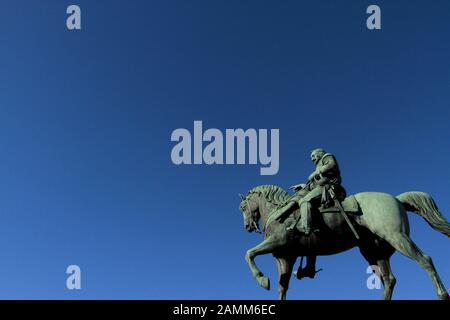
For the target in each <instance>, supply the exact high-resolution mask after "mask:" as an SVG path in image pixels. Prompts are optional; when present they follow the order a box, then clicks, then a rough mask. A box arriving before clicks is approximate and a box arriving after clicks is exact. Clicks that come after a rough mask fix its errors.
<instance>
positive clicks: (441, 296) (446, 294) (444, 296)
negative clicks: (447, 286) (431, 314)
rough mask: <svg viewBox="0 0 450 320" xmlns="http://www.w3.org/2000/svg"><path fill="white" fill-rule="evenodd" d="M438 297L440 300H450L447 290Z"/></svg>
mask: <svg viewBox="0 0 450 320" xmlns="http://www.w3.org/2000/svg"><path fill="white" fill-rule="evenodd" d="M438 299H439V300H450V296H449V294H448V293H447V292H445V293H443V294H440V295H438Z"/></svg>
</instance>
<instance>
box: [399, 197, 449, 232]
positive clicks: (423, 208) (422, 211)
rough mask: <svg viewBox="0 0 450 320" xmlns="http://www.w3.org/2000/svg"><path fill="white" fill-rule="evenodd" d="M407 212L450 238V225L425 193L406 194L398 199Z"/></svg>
mask: <svg viewBox="0 0 450 320" xmlns="http://www.w3.org/2000/svg"><path fill="white" fill-rule="evenodd" d="M396 198H397V199H398V200H399V201H400V202H401V203H402V204H403V206H404V207H405V209H406V210H407V211H412V212H415V213H417V214H418V215H419V216H421V217H422V218H423V219H424V220H425V221H426V222H427V223H428V224H429V225H430V226H431V227H432V228H433V229H434V230H436V231H439V232H441V233H443V234H445V235H446V236H447V237H450V223H448V221H447V220H445V217H444V216H443V215H442V213H441V212H440V211H439V209H438V207H437V205H436V203H435V202H434V200H433V198H432V197H431V196H430V195H429V194H427V193H425V192H416V191H412V192H405V193H402V194H401V195H398V196H397V197H396Z"/></svg>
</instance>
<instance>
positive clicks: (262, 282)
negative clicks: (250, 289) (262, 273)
mask: <svg viewBox="0 0 450 320" xmlns="http://www.w3.org/2000/svg"><path fill="white" fill-rule="evenodd" d="M258 282H259V285H260V286H261V287H263V288H264V289H266V290H270V280H269V278H267V277H261V278H259V281H258Z"/></svg>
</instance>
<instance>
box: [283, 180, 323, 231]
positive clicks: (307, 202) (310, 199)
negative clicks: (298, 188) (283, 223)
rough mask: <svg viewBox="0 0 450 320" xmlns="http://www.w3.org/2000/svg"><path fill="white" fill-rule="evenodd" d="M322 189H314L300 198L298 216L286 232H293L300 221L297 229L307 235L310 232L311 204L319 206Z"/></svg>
mask: <svg viewBox="0 0 450 320" xmlns="http://www.w3.org/2000/svg"><path fill="white" fill-rule="evenodd" d="M322 190H323V187H320V186H319V187H316V188H314V189H313V190H311V191H310V192H309V193H308V194H307V195H306V196H304V197H303V198H301V200H300V201H299V203H298V205H299V207H300V215H299V217H298V218H297V220H296V221H295V223H294V224H293V225H292V226H290V227H289V228H287V230H294V229H295V228H296V226H297V224H298V222H299V221H301V224H300V225H301V226H300V228H299V229H298V230H299V231H300V232H303V233H305V234H306V235H308V234H309V233H310V232H311V220H312V203H313V204H317V203H319V204H320V199H321V198H322Z"/></svg>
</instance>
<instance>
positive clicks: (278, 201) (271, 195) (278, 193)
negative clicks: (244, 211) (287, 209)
mask: <svg viewBox="0 0 450 320" xmlns="http://www.w3.org/2000/svg"><path fill="white" fill-rule="evenodd" d="M254 194H256V195H258V196H263V197H264V198H266V200H267V201H268V202H270V203H271V204H273V205H275V206H277V207H278V208H279V207H281V206H283V205H285V204H286V203H287V202H288V201H289V200H290V199H291V198H292V195H290V194H289V193H288V192H286V191H285V190H284V189H282V188H280V187H279V186H276V185H273V184H266V185H261V186H257V187H254V188H253V189H251V190H250V191H249V192H248V193H247V195H246V196H245V200H246V199H247V198H248V197H250V196H252V195H254Z"/></svg>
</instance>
